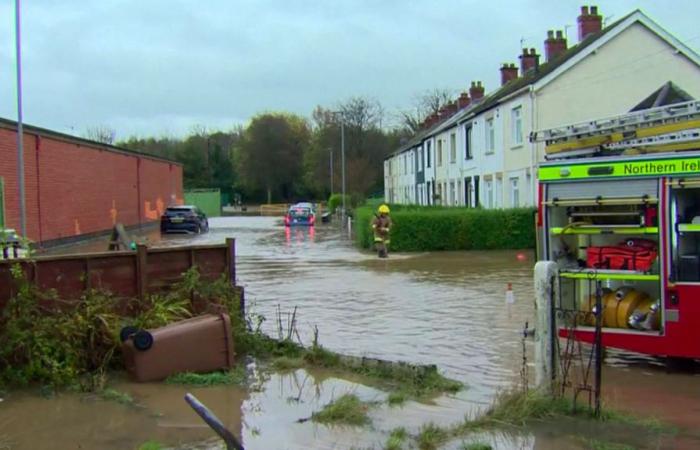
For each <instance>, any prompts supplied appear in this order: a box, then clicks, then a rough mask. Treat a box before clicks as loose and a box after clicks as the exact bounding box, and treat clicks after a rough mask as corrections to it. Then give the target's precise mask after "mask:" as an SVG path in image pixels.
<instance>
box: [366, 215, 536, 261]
mask: <svg viewBox="0 0 700 450" xmlns="http://www.w3.org/2000/svg"><path fill="white" fill-rule="evenodd" d="M390 208H391V218H392V221H393V227H392V230H391V249H392V250H394V251H430V250H492V249H516V248H532V247H534V245H535V227H534V215H533V214H534V211H533V210H532V209H530V208H515V209H479V208H477V209H474V208H448V207H440V206H411V205H391V206H390ZM375 213H376V208H372V207H369V206H363V207H360V208H358V209H357V210H356V212H355V241H356V243H357V245H358V246H360V247H362V248H370V247H371V246H372V241H373V234H372V226H371V223H372V219H373V218H374V215H375Z"/></svg>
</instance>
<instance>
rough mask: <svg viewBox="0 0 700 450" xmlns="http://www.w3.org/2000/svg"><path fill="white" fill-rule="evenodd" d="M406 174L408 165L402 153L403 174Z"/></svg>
mask: <svg viewBox="0 0 700 450" xmlns="http://www.w3.org/2000/svg"><path fill="white" fill-rule="evenodd" d="M407 173H408V163H407V158H406V154H405V153H404V155H403V174H404V175H406V174H407Z"/></svg>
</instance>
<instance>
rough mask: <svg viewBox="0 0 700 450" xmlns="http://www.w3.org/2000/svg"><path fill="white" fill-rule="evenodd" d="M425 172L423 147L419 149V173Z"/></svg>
mask: <svg viewBox="0 0 700 450" xmlns="http://www.w3.org/2000/svg"><path fill="white" fill-rule="evenodd" d="M422 170H423V147H421V148H420V149H418V171H419V172H420V171H422Z"/></svg>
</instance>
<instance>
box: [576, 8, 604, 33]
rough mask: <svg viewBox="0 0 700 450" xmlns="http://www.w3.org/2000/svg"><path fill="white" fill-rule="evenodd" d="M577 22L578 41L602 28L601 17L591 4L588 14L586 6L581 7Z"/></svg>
mask: <svg viewBox="0 0 700 450" xmlns="http://www.w3.org/2000/svg"><path fill="white" fill-rule="evenodd" d="M577 22H578V40H579V42H580V41H583V40H584V39H586V37H587V36H589V35H591V34H594V33H597V32H599V31H600V30H602V29H603V17H602V16H601V15H600V14H598V7H597V6H591V9H590V14H589V10H588V7H587V6H585V7H581V15H580V16H578V19H577Z"/></svg>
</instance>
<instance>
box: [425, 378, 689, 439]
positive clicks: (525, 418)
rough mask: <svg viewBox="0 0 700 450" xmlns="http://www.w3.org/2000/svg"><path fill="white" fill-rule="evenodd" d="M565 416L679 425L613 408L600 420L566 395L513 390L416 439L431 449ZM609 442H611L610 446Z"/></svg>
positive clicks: (659, 430)
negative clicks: (474, 413)
mask: <svg viewBox="0 0 700 450" xmlns="http://www.w3.org/2000/svg"><path fill="white" fill-rule="evenodd" d="M563 417H578V418H582V419H591V420H598V421H600V422H610V423H619V424H623V425H628V426H630V427H636V428H639V429H643V430H644V431H645V432H651V433H656V434H668V433H671V434H672V433H675V432H676V429H675V428H673V427H670V426H668V425H665V424H663V423H661V422H659V421H658V420H655V419H644V418H638V417H634V416H631V415H627V414H623V413H620V412H615V411H611V410H605V411H603V413H602V414H601V417H600V418H598V419H596V418H595V416H594V414H593V411H592V410H591V409H590V408H578V409H577V410H576V411H573V410H572V408H571V403H570V401H569V400H567V399H565V398H561V397H547V396H544V395H542V394H540V393H538V392H536V391H528V392H522V391H510V392H504V393H502V394H501V395H499V396H498V397H497V398H496V400H495V401H494V403H493V405H492V406H491V407H490V408H489V409H488V410H487V411H486V412H485V413H484V414H483V415H481V416H479V417H477V418H471V417H466V418H465V420H464V421H463V422H461V423H459V424H457V425H454V426H451V427H446V428H440V427H437V426H436V425H434V424H432V423H429V424H427V425H425V426H424V427H423V428H422V429H421V431H420V432H419V433H418V435H417V436H414V437H413V439H414V440H415V443H416V444H417V446H418V447H419V448H420V449H425V450H430V449H434V448H438V447H439V446H440V445H443V444H444V443H446V442H447V441H449V440H450V439H456V438H460V437H464V436H466V435H467V434H469V433H471V432H473V431H476V430H480V429H484V428H493V427H502V426H504V425H510V426H517V427H522V426H525V425H526V424H527V423H529V422H532V421H534V420H555V419H557V418H563ZM594 444H595V445H598V447H594ZM590 445H591V448H595V449H600V450H606V449H607V450H623V449H627V448H629V447H628V446H625V444H616V443H607V442H602V441H591V442H590ZM605 445H608V447H606V446H605ZM615 446H617V447H615ZM475 448H479V447H475ZM486 448H490V447H486Z"/></svg>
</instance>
